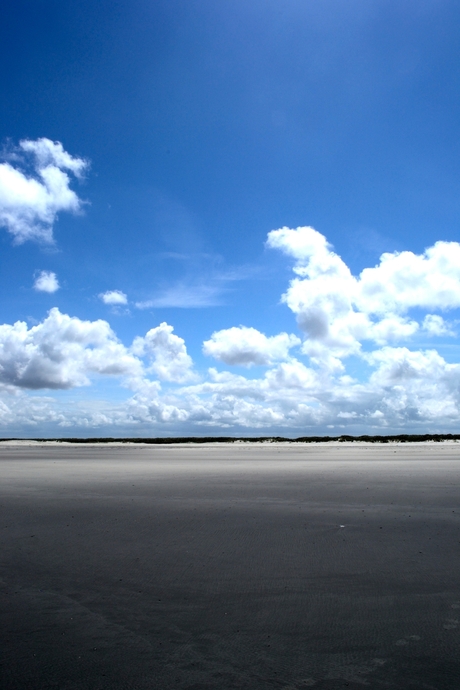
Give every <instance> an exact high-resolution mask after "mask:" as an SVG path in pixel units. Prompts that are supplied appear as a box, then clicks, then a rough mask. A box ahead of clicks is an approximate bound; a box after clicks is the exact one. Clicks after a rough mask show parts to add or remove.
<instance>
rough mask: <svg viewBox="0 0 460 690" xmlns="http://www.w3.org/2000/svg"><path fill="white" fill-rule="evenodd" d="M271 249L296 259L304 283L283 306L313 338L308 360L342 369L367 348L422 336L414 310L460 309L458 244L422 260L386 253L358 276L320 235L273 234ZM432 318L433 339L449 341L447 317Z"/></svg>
mask: <svg viewBox="0 0 460 690" xmlns="http://www.w3.org/2000/svg"><path fill="white" fill-rule="evenodd" d="M267 244H268V246H269V247H271V248H275V249H280V250H281V251H283V252H284V253H285V254H287V255H288V256H292V257H293V258H294V259H295V260H296V263H295V265H294V272H295V273H296V274H297V276H299V277H297V278H294V279H293V280H292V281H291V283H290V285H289V288H288V290H287V291H286V293H285V294H284V295H283V298H282V299H283V301H284V302H285V303H286V304H287V306H288V307H289V308H290V309H291V310H292V311H293V312H294V313H295V314H296V316H297V322H298V324H299V327H300V328H301V329H302V330H303V331H304V333H305V335H306V340H305V342H304V345H303V351H304V353H305V354H307V355H309V356H310V357H312V358H313V360H314V361H315V362H316V363H318V364H319V363H323V364H324V365H326V366H333V367H334V368H336V369H337V368H340V366H341V363H340V362H341V360H342V359H343V358H344V357H347V356H348V355H352V354H359V353H360V352H361V347H362V343H363V341H374V342H376V343H377V344H379V345H383V344H385V343H388V342H392V341H398V340H407V339H408V338H410V337H411V336H413V335H414V334H415V333H416V332H417V331H418V330H419V329H420V324H419V323H418V322H417V321H416V320H415V319H414V318H412V319H411V318H409V317H408V316H407V312H408V311H409V310H410V309H412V308H419V309H420V308H421V309H427V308H430V309H452V308H456V307H459V306H460V244H459V243H457V242H437V243H436V244H435V245H434V246H433V247H429V248H428V249H427V250H426V251H425V252H424V253H423V254H422V255H416V254H413V253H412V252H401V253H397V252H395V253H393V254H390V253H386V254H383V255H382V257H381V259H380V263H379V264H378V265H377V266H375V267H374V268H366V269H364V270H363V271H362V272H361V274H360V275H359V276H358V277H355V276H353V275H352V273H351V271H350V269H349V268H348V266H347V265H346V264H345V263H344V261H343V260H342V259H341V258H340V257H339V256H338V255H337V254H336V253H335V252H333V251H332V248H331V246H330V245H329V243H328V242H327V240H326V238H325V237H324V236H323V235H321V234H320V233H319V232H317V231H316V230H314V229H313V228H310V227H300V228H297V229H295V230H292V229H290V228H281V229H280V230H273V231H272V232H270V233H269V235H268V241H267ZM433 316H434V320H433V319H431V320H430V319H428V321H425V322H424V323H423V328H425V330H429V332H430V333H431V334H432V335H447V334H448V333H449V328H448V327H447V326H445V325H444V327H443V329H442V330H440V324H441V322H442V319H441V317H439V316H437V315H433ZM439 319H441V321H440V320H439ZM443 323H444V322H443Z"/></svg>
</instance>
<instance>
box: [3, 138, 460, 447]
mask: <svg viewBox="0 0 460 690" xmlns="http://www.w3.org/2000/svg"><path fill="white" fill-rule="evenodd" d="M45 148H46V147H45ZM46 151H47V149H46V150H45V153H43V156H45V154H46ZM64 153H65V152H63V155H64ZM40 155H41V154H40ZM46 155H48V154H46ZM50 155H51V154H50ZM55 155H57V154H55ZM53 160H54V159H53ZM72 160H73V159H72ZM72 160H71V161H70V164H73V163H72ZM67 164H69V163H67ZM267 242H268V246H269V247H270V248H272V249H275V250H278V251H281V252H282V253H283V254H285V255H287V256H288V257H290V258H291V259H292V260H293V271H294V276H293V278H292V280H291V281H290V283H289V285H288V287H287V289H286V291H285V293H284V294H283V296H282V301H283V302H284V304H285V305H286V307H288V308H289V309H290V310H291V311H292V313H293V314H294V316H295V319H296V321H297V325H298V328H299V334H298V335H296V334H292V333H291V334H290V333H286V332H282V333H275V334H265V333H262V332H261V331H258V330H257V329H255V328H252V327H250V326H241V325H240V326H230V327H229V328H225V329H222V330H220V331H215V332H214V333H212V334H210V335H209V336H208V337H207V339H205V340H204V342H203V346H202V347H203V353H204V354H205V356H206V357H211V358H213V359H214V360H216V362H217V363H218V367H220V368H218V367H217V366H215V367H210V368H209V369H207V370H206V371H201V372H199V371H197V367H196V365H194V362H193V361H192V358H191V356H190V354H189V352H188V351H187V347H186V343H185V342H184V340H183V338H181V337H180V336H179V335H176V334H175V333H174V329H173V327H172V326H171V325H170V324H168V323H166V322H163V323H160V324H159V325H156V326H154V327H153V328H151V329H150V330H149V331H148V332H147V333H146V334H145V335H139V336H137V337H135V338H134V340H133V342H132V343H131V344H123V343H122V342H121V341H120V340H119V339H118V338H117V336H116V334H115V333H114V331H113V330H112V329H111V327H110V325H109V324H108V322H107V321H104V320H96V321H83V320H80V319H78V318H77V317H73V316H69V315H66V314H62V313H61V312H60V311H59V310H58V309H56V308H55V309H52V310H51V311H50V312H49V314H48V316H47V317H46V318H45V319H44V320H43V322H42V323H40V324H38V325H34V326H32V327H28V326H27V324H26V323H24V322H17V323H15V324H13V325H8V324H4V325H3V326H0V385H1V386H2V390H3V394H2V398H1V401H0V425H1V424H3V428H6V426H7V425H11V424H18V425H23V427H24V428H28V425H29V426H30V425H34V424H35V425H42V426H43V425H45V426H46V425H47V424H48V425H50V426H49V428H54V427H55V428H60V427H68V428H75V429H84V428H87V429H95V430H96V429H106V430H109V429H111V428H112V429H115V428H116V429H121V428H123V429H125V430H126V429H128V430H132V434H133V435H136V430H139V429H141V430H150V432H151V431H152V430H154V431H155V435H162V433H164V430H165V429H168V430H173V431H174V432H175V433H178V432H179V433H180V430H185V429H186V430H187V431H188V432H189V433H190V431H192V430H193V433H200V434H201V433H203V432H204V433H213V430H215V431H216V433H218V432H219V431H222V430H224V429H227V430H229V432H232V433H236V432H237V430H257V429H261V430H263V429H266V430H270V432H272V431H273V430H274V429H278V430H286V433H289V434H290V435H296V431H300V434H299V435H302V434H305V435H307V434H308V435H315V434H317V433H318V432H320V433H321V434H322V435H324V434H325V433H328V430H329V429H336V430H337V431H340V433H345V432H346V430H353V433H356V430H359V429H366V430H367V429H369V430H371V429H372V430H375V433H385V432H386V431H396V430H400V431H401V430H409V429H410V430H412V431H416V430H422V431H423V432H431V431H433V432H434V431H437V430H443V431H448V430H449V429H455V428H456V427H458V424H459V421H460V364H459V363H457V362H449V361H447V360H446V358H444V357H443V356H442V355H441V354H440V353H439V352H438V351H437V349H436V348H435V347H434V346H432V345H429V346H427V345H426V342H430V339H431V342H435V340H433V339H436V338H442V339H446V338H450V337H452V336H453V335H454V334H455V328H456V320H455V318H454V319H452V320H450V321H449V320H448V318H447V317H448V314H449V313H450V312H452V311H453V310H455V309H457V308H458V307H460V244H458V243H456V242H449V243H448V242H437V243H436V244H435V245H433V247H430V248H428V249H427V250H426V251H425V252H424V253H423V254H420V255H417V254H413V253H412V252H400V253H396V252H395V253H387V254H384V255H383V256H382V257H381V259H380V261H379V262H378V264H377V265H376V266H374V267H371V268H366V269H364V270H363V271H361V273H360V274H359V275H358V276H354V275H352V273H351V271H350V269H349V267H348V266H347V265H346V264H345V263H344V261H343V260H342V259H341V258H340V257H339V256H338V255H337V254H336V253H335V252H334V251H333V248H332V247H331V246H330V244H329V243H328V242H327V240H326V238H325V237H324V236H323V235H321V234H320V233H319V232H317V231H316V230H314V229H313V228H308V227H302V228H297V229H289V228H281V229H279V230H274V231H272V232H271V233H269V235H268V240H267ZM104 295H105V297H106V299H103V297H101V298H102V299H103V301H105V302H106V303H108V304H115V305H116V304H124V302H122V301H118V302H117V300H122V299H124V298H125V297H126V296H125V295H124V293H121V292H120V291H117V290H113V291H111V292H108V293H104ZM107 296H109V297H107ZM439 312H441V313H439ZM454 316H455V314H454ZM293 325H295V324H294V323H293ZM421 338H423V340H424V341H425V344H424V345H423V346H421V345H419V344H418V343H420V342H421ZM249 368H252V369H251V375H250V374H249V372H248V369H249ZM103 378H105V379H109V378H110V379H115V380H117V381H119V383H120V384H121V385H122V386H124V387H125V388H127V389H129V390H130V391H131V392H130V393H126V395H125V397H124V400H123V401H121V402H116V403H114V402H107V401H104V400H96V399H95V398H94V396H92V398H91V400H92V402H90V401H87V402H86V403H84V404H83V403H81V402H79V403H78V404H76V405H73V406H71V405H69V406H67V407H66V404H65V402H63V401H61V402H59V401H58V399H56V400H55V399H53V398H52V397H47V396H48V395H49V391H52V390H57V389H66V390H69V391H70V390H71V389H73V388H77V387H81V386H89V385H92V384H95V383H97V381H99V380H101V379H103ZM28 391H29V392H28ZM30 391H32V392H33V391H37V392H38V391H42V392H43V394H42V393H40V397H39V395H38V393H31V392H30ZM46 391H48V393H46ZM53 425H54V426H53ZM205 430H207V431H205ZM341 430H343V431H341Z"/></svg>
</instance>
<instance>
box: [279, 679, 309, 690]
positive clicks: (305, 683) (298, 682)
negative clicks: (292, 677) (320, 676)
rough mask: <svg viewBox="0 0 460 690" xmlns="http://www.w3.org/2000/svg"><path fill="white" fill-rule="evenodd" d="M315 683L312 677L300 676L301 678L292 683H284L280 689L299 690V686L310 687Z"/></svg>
mask: <svg viewBox="0 0 460 690" xmlns="http://www.w3.org/2000/svg"><path fill="white" fill-rule="evenodd" d="M314 685H316V680H314V679H313V678H302V680H296V681H294V684H293V685H285V686H284V687H283V688H281V690H301V688H312V687H313V686H314Z"/></svg>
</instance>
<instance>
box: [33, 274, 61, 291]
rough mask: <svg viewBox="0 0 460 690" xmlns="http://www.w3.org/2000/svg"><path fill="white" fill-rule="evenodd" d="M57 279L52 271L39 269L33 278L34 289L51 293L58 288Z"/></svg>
mask: <svg viewBox="0 0 460 690" xmlns="http://www.w3.org/2000/svg"><path fill="white" fill-rule="evenodd" d="M59 287H60V286H59V281H58V279H57V277H56V274H55V273H53V272H52V271H40V273H39V274H38V276H37V277H36V278H35V282H34V290H37V291H38V292H49V293H53V292H56V291H57V290H59Z"/></svg>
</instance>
